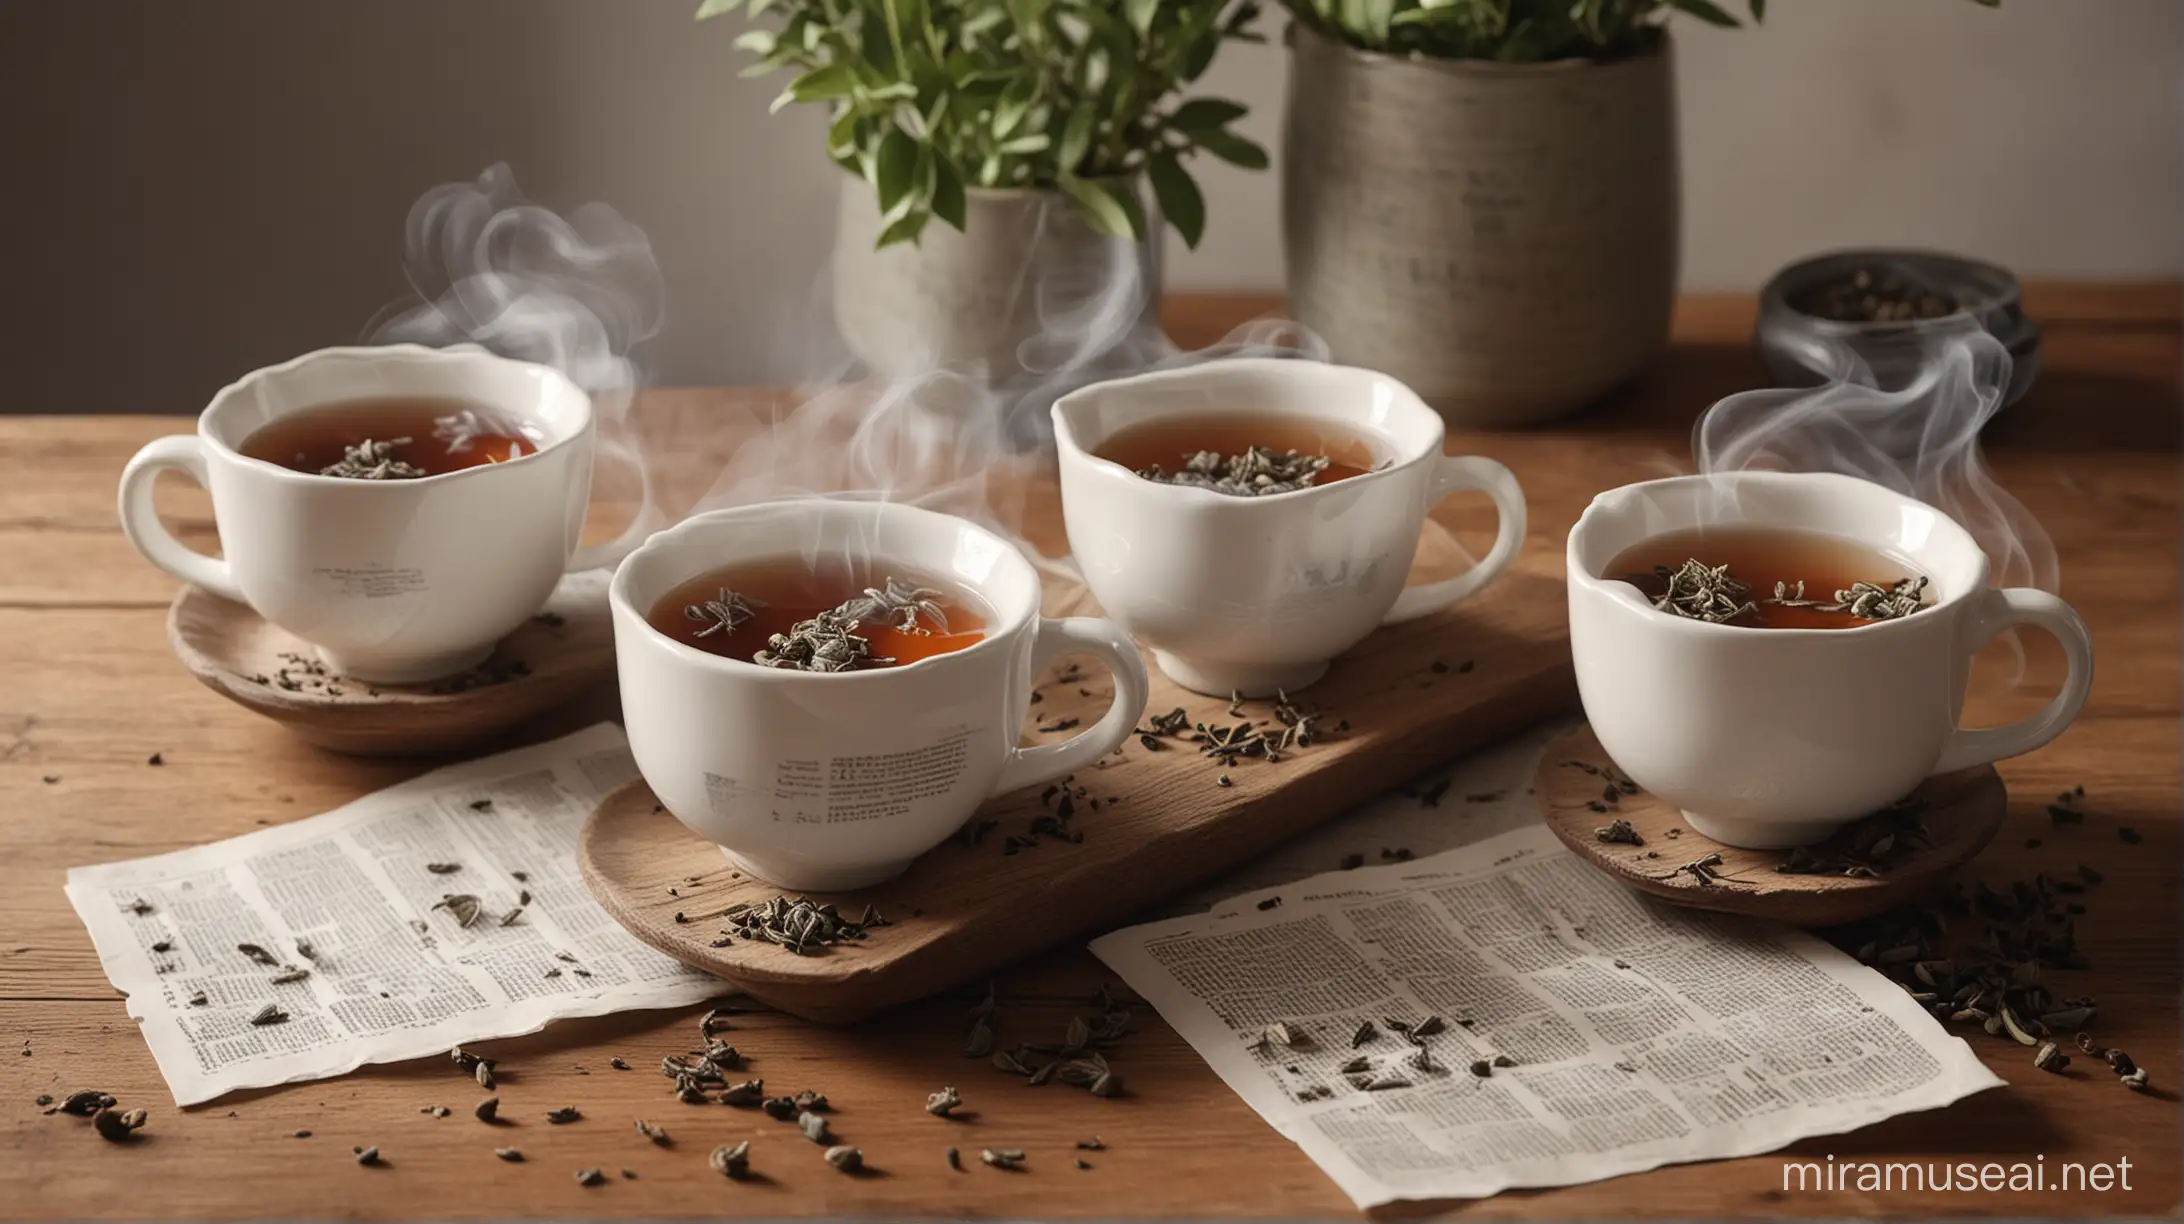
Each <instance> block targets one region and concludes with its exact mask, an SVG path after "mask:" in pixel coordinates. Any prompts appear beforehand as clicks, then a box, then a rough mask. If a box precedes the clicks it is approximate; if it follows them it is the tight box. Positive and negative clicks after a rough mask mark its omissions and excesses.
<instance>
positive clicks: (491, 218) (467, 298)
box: [366, 164, 666, 551]
mask: <svg viewBox="0 0 2184 1224" xmlns="http://www.w3.org/2000/svg"><path fill="white" fill-rule="evenodd" d="M402 268H403V273H404V276H405V278H406V279H407V280H408V281H409V284H410V288H411V289H412V290H413V291H414V292H415V295H416V296H415V298H414V299H413V300H409V301H405V302H400V303H396V304H394V305H393V306H390V307H388V308H387V309H386V310H385V311H382V312H381V315H380V317H379V318H378V319H377V320H375V321H374V323H373V324H372V325H371V326H370V327H369V328H367V330H366V336H367V338H368V340H369V341H370V342H371V343H374V344H402V343H413V344H424V345H429V346H432V347H436V348H445V347H448V346H450V345H459V344H474V345H477V346H479V347H482V348H484V349H486V350H488V351H490V352H493V353H497V354H499V355H501V356H504V357H511V358H515V359H517V360H521V361H530V362H535V363H537V364H540V365H546V366H551V367H553V368H554V369H556V370H559V371H560V372H561V373H563V374H565V375H567V376H568V377H569V379H570V381H572V382H574V383H575V384H576V385H577V386H579V387H581V388H583V389H584V390H585V391H586V392H587V393H589V394H590V396H591V399H592V411H593V416H594V418H595V419H596V420H597V422H598V430H599V438H598V454H599V455H600V456H602V457H604V458H606V459H607V460H608V461H609V463H610V464H613V463H616V462H619V463H620V464H622V465H626V466H628V467H629V468H631V469H633V470H635V471H636V472H638V473H639V474H640V475H641V476H642V477H643V479H644V498H643V503H642V506H641V508H640V510H639V512H638V514H637V518H636V521H634V522H633V523H631V525H630V527H629V529H628V530H627V531H625V532H624V534H623V537H622V538H623V541H624V542H626V543H627V544H628V545H629V546H631V547H634V546H635V544H636V543H637V542H639V541H641V540H642V539H643V538H644V537H645V536H646V535H649V534H650V533H651V532H652V531H655V530H657V529H658V528H660V527H662V526H664V525H665V524H666V516H665V515H664V513H663V512H662V511H661V509H660V507H659V506H658V504H657V502H656V500H655V499H654V497H653V495H652V483H653V482H652V480H651V473H650V472H649V471H648V470H647V468H646V465H645V462H644V457H643V455H642V454H641V452H640V450H639V448H638V446H637V443H636V439H635V438H634V436H633V434H632V432H631V429H630V426H629V421H628V417H629V408H630V404H631V402H632V400H633V399H634V397H635V395H636V392H637V389H638V387H639V385H640V382H641V378H640V372H639V369H638V367H637V365H636V363H635V361H634V360H632V358H631V356H630V353H631V350H632V349H634V348H635V347H636V346H637V345H638V344H640V343H642V342H643V341H645V340H646V339H648V338H650V337H651V336H653V335H655V334H657V333H658V332H659V330H660V326H661V323H662V320H663V317H664V315H665V301H666V289H665V285H664V282H663V280H662V278H661V276H660V268H659V264H658V263H657V262H656V261H655V260H654V258H653V254H652V243H651V242H650V241H649V240H648V239H647V238H646V237H645V234H644V231H643V230H640V229H638V228H637V227H636V226H635V225H632V224H630V223H629V222H628V221H627V220H625V219H623V217H622V216H621V215H620V214H619V213H617V212H615V211H614V209H612V208H610V207H608V206H607V205H605V204H597V203H594V204H586V205H584V206H582V207H581V208H578V209H576V210H575V211H573V212H571V213H569V214H568V215H567V216H566V217H564V216H561V215H560V214H557V213H555V212H553V211H552V210H550V209H547V208H544V207H541V206H539V205H537V204H534V203H532V202H530V201H529V200H527V199H525V198H524V196H523V194H522V192H521V191H520V190H519V189H518V188H517V186H516V179H515V175H514V174H513V173H512V172H511V171H510V170H509V168H508V167H507V165H506V164H496V165H494V166H492V167H490V168H488V169H487V170H486V171H485V172H484V173H483V174H481V175H479V176H478V178H477V181H475V182H470V183H443V184H441V185H440V186H437V187H434V188H432V189H431V190H429V191H427V192H425V193H424V195H422V196H420V197H419V198H418V200H417V202H416V203H415V204H414V205H412V206H411V207H410V212H409V220H408V222H407V225H406V227H405V238H404V243H403V255H402ZM623 551H626V549H624V550H623Z"/></svg>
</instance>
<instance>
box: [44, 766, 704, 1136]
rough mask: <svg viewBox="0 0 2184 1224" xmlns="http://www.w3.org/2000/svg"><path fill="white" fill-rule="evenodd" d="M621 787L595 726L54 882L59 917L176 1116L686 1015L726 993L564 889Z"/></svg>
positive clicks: (577, 891) (577, 882)
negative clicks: (59, 894)
mask: <svg viewBox="0 0 2184 1224" xmlns="http://www.w3.org/2000/svg"><path fill="white" fill-rule="evenodd" d="M636 772H637V770H636V764H635V762H634V761H632V760H631V758H630V754H629V745H628V741H627V740H626V739H624V738H623V734H622V729H621V728H620V727H618V726H615V725H614V724H612V723H601V724H599V725H597V726H594V727H591V728H589V729H587V730H584V731H579V732H577V733H575V734H573V735H570V736H567V737H565V738H562V739H558V740H554V741H552V742H549V743H545V744H539V745H537V746H535V747H530V748H523V749H518V750H516V751H513V752H506V753H502V754H500V755H497V756H491V757H486V758H483V759H481V760H476V761H470V762H467V763H464V764H460V765H452V766H448V767H447V768H444V769H438V770H434V771H433V772H431V773H427V774H425V775H423V776H421V777H418V778H415V779H412V780H410V781H408V782H404V783H402V784H400V785H397V786H393V787H389V788H387V789H386V790H382V791H379V792H377V793H375V794H372V795H368V796H366V797H364V798H362V799H359V800H357V801H356V802H354V803H351V804H348V805H346V806H344V807H339V808H336V809H334V810H333V811H331V812H325V813H322V814H320V815H318V816H314V817H310V818H308V819H305V820H300V821H296V822H294V823H292V824H287V825H281V826H278V827H275V828H268V829H264V830H261V831H259V832H255V833H250V834H246V835H245V836H242V837H237V838H233V839H230V840H228V841H223V842H216V843H213V844H211V845H206V846H197V847H193V848H191V849H188V850H180V851H176V852H174V853H172V854H162V855H158V856H156V857H153V858H144V859H136V860H133V861H130V862H123V863H107V864H104V865H102V866H96V867H78V868H74V869H72V870H71V871H70V872H69V873H68V898H69V901H70V902H71V903H72V904H74V906H75V907H76V913H77V915H78V916H80V917H81V918H82V919H83V923H84V925H85V926H86V927H88V928H89V929H90V932H91V940H92V943H93V944H94V945H96V947H97V949H98V953H99V961H100V963H101V964H102V965H103V966H104V967H105V970H106V976H107V978H108V979H109V980H110V981H112V982H113V984H114V986H115V987H116V988H117V989H119V990H120V991H122V992H123V993H124V994H126V995H127V996H128V997H129V1014H130V1017H131V1018H132V1019H135V1020H136V1021H138V1022H139V1024H140V1025H141V1026H142V1028H143V1031H144V1037H145V1040H146V1041H147V1042H149V1043H150V1045H151V1048H152V1056H153V1057H154V1059H156V1060H157V1061H158V1063H159V1070H160V1073H161V1074H162V1075H164V1076H165V1077H166V1080H167V1086H168V1087H169V1088H170V1089H171V1090H172V1091H173V1092H174V1099H175V1103H176V1104H177V1105H195V1104H199V1103H201V1102H204V1101H209V1100H212V1099H213V1098H215V1097H218V1096H220V1095H222V1094H224V1093H228V1092H233V1091H235V1090H236V1089H238V1088H259V1087H265V1086H267V1085H272V1084H284V1083H291V1082H294V1081H297V1080H311V1079H320V1078H323V1077H326V1076H330V1075H339V1074H342V1073H343V1072H346V1071H352V1070H354V1069H356V1068H357V1067H359V1066H362V1065H363V1064H365V1063H370V1062H394V1061H398V1060H401V1059H405V1058H416V1057H419V1056H421V1055H425V1054H433V1053H438V1052H441V1051H444V1050H446V1049H447V1048H448V1047H449V1046H452V1045H456V1044H460V1043H462V1042H466V1041H482V1040H485V1039H487V1038H492V1037H509V1036H515V1035H517V1034H521V1033H531V1032H536V1031H538V1030H539V1029H540V1028H542V1027H544V1026H545V1025H546V1023H547V1022H548V1021H551V1020H559V1019H562V1018H565V1017H570V1016H596V1015H602V1014H605V1013H608V1012H617V1011H627V1010H631V1009H636V1008H651V1007H680V1006H685V1005H688V1004H691V1003H696V1002H700V1001H702V1000H704V999H707V998H711V997H713V996H715V995H718V994H722V993H725V992H727V991H728V988H727V987H726V986H725V985H724V984H723V983H721V982H719V981H717V980H715V979H713V978H711V977H709V976H707V975H705V974H702V973H699V972H697V971H695V970H692V969H688V968H685V967H684V966H683V965H681V964H679V963H677V962H676V961H674V960H672V959H670V958H669V957H667V956H665V955H663V954H661V953H659V952H656V951H654V950H652V949H651V948H649V947H647V946H645V945H644V944H642V943H639V942H638V941H637V940H636V939H635V938H634V937H632V936H630V935H629V934H627V933H625V932H624V931H623V930H622V928H621V927H619V926H617V925H615V923H614V920H613V919H612V918H610V917H609V916H608V915H607V913H606V911H605V910H603V909H601V908H600V906H599V904H598V902H596V901H594V900H592V898H591V894H590V893H589V892H587V891H586V890H585V888H584V883H583V881H582V880H581V879H580V878H579V876H578V871H577V865H576V856H575V848H576V837H577V832H578V830H579V829H581V828H582V827H583V824H584V820H585V818H586V816H587V815H589V814H590V812H591V811H592V809H593V808H594V807H595V806H596V805H597V803H598V801H599V800H600V799H601V798H602V797H604V796H605V795H606V794H607V792H609V791H611V790H613V789H614V788H615V787H616V786H619V785H620V784H621V783H623V782H625V781H627V780H629V779H630V778H633V777H635V776H636ZM449 896H457V897H463V896H467V897H475V898H476V899H477V906H478V911H479V912H478V913H477V914H475V915H467V914H466V911H467V908H468V907H467V906H465V905H463V904H461V903H459V902H458V903H452V904H450V903H446V902H445V901H444V899H445V898H447V897H449ZM519 910H520V912H517V911H519ZM511 913H514V917H513V918H510V917H509V915H510V914H511ZM465 916H469V917H470V921H469V923H468V924H467V925H466V924H465V922H464V920H463V919H464V917H465ZM250 948H255V949H258V951H257V952H252V951H249V950H248V949H250ZM269 1006H270V1007H272V1008H275V1009H277V1011H278V1013H279V1014H281V1015H283V1016H285V1019H280V1020H271V1021H269V1020H268V1018H267V1017H266V1016H265V1015H262V1013H265V1009H266V1008H268V1007H269ZM254 1020H256V1022H255V1023H254Z"/></svg>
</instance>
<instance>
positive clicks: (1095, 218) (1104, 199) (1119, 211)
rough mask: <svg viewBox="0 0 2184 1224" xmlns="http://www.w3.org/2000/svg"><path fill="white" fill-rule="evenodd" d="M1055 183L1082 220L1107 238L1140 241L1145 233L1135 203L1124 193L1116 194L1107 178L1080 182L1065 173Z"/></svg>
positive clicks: (1140, 211)
mask: <svg viewBox="0 0 2184 1224" xmlns="http://www.w3.org/2000/svg"><path fill="white" fill-rule="evenodd" d="M1058 181H1059V184H1060V186H1061V189H1062V190H1063V191H1065V192H1067V193H1068V194H1069V198H1070V199H1072V200H1075V201H1076V202H1077V207H1078V208H1079V209H1081V210H1083V212H1084V217H1085V220H1086V221H1088V222H1090V223H1091V225H1092V228H1093V229H1095V230H1097V231H1099V232H1100V233H1102V234H1106V235H1107V236H1109V237H1111V238H1140V237H1143V236H1144V233H1145V216H1144V213H1143V211H1142V210H1141V209H1140V208H1139V207H1138V202H1137V200H1136V199H1135V198H1134V197H1132V196H1131V195H1130V193H1128V192H1124V191H1117V190H1116V189H1115V186H1114V182H1113V180H1111V179H1082V178H1078V177H1077V176H1076V175H1074V174H1065V175H1063V176H1062V177H1061V178H1060V180H1058Z"/></svg>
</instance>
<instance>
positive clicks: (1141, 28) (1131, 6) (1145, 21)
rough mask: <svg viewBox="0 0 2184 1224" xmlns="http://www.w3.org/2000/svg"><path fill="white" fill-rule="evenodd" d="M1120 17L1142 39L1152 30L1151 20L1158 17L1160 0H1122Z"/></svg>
mask: <svg viewBox="0 0 2184 1224" xmlns="http://www.w3.org/2000/svg"><path fill="white" fill-rule="evenodd" d="M1122 16H1123V20H1125V21H1127V22H1129V23H1130V28H1131V29H1133V30H1136V31H1137V33H1138V37H1140V38H1143V37H1145V35H1146V33H1147V32H1149V31H1150V30H1151V29H1152V28H1153V18H1155V17H1158V16H1160V0H1123V5H1122Z"/></svg>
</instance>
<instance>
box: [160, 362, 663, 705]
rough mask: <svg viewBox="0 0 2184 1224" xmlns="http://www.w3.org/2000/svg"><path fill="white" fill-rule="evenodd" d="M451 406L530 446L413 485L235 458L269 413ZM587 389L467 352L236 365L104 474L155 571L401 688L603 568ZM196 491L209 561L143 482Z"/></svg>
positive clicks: (471, 656) (605, 556)
mask: <svg viewBox="0 0 2184 1224" xmlns="http://www.w3.org/2000/svg"><path fill="white" fill-rule="evenodd" d="M401 396H417V397H422V398H431V399H448V400H460V401H463V402H465V403H469V404H475V405H480V406H483V407H486V408H490V409H494V410H497V411H500V412H503V413H507V414H509V415H511V416H516V417H520V418H522V419H523V420H524V421H525V422H527V423H528V424H529V425H530V426H531V427H533V428H534V429H536V430H537V431H538V432H539V433H540V435H541V436H540V438H539V439H538V441H539V447H538V449H537V450H536V451H535V452H534V453H532V454H528V455H524V456H522V457H521V458H518V459H514V460H510V461H508V462H505V463H494V464H489V465H485V466H479V467H471V468H465V469H462V470H460V471H454V472H448V473H444V474H441V475H437V476H427V477H422V478H419V479H413V480H387V481H375V480H345V479H340V478H337V477H332V476H320V475H316V474H312V473H307V472H298V471H292V470H290V469H288V468H284V467H281V466H280V465H278V464H274V463H268V462H266V461H265V460H262V459H254V458H251V457H249V456H247V455H245V454H243V453H242V445H243V441H244V439H245V438H247V437H248V436H249V435H250V434H251V433H253V432H255V431H256V430H257V429H258V428H259V427H261V426H263V425H265V424H267V423H268V422H270V421H273V420H275V419H277V418H280V417H284V416H287V415H289V414H292V413H296V412H302V411H305V410H308V409H313V408H322V407H327V406H330V405H334V404H339V403H343V402H346V401H353V400H367V399H381V398H388V397H401ZM593 447H594V426H593V420H592V405H591V399H590V397H589V396H587V395H586V394H585V393H584V392H583V391H582V390H581V389H580V388H578V387H577V386H576V384H575V383H572V382H570V381H569V380H568V379H567V378H565V377H563V376H562V375H561V374H560V373H558V372H557V371H555V370H552V369H549V368H547V367H545V366H541V365H533V364H531V363H529V362H522V361H513V360H510V359H508V358H505V357H497V356H494V355H493V354H491V353H488V352H485V351H484V350H482V349H478V348H475V347H471V346H465V347H461V348H453V349H431V348H424V347H420V346H418V345H390V346H386V347H367V348H333V349H322V350H320V351H318V352H315V353H308V354H305V355H304V356H302V357H298V358H296V359H295V360H293V361H289V362H285V363H283V364H281V365H277V366H272V367H270V368H267V369H263V370H258V371H256V372H254V373H251V374H248V375H245V376H244V377H243V378H242V379H240V380H239V381H237V382H235V383H233V384H231V385H229V386H228V387H226V388H224V389H223V390H221V392H220V393H219V394H218V395H215V396H214V397H213V399H212V403H211V404H210V405H209V406H207V407H206V409H205V410H204V412H203V413H202V414H200V415H199V417H198V418H197V432H196V433H195V434H194V435H176V436H173V437H166V438H160V439H158V440H157V441H154V442H152V443H150V444H149V445H147V446H145V447H144V449H142V450H140V451H138V452H137V453H136V456H135V457H134V458H132V459H130V460H129V466H128V467H127V468H126V469H125V470H124V471H123V472H122V476H121V494H120V503H121V506H120V508H121V525H122V528H123V530H124V531H125V532H126V533H127V534H128V536H129V541H130V542H131V543H132V544H135V545H136V547H137V551H138V552H141V553H143V554H144V556H145V558H146V559H147V560H149V561H151V562H152V564H154V565H157V566H158V567H159V568H161V569H163V570H165V571H167V572H168V573H169V574H172V575H174V576H175V577H176V578H179V579H181V580H183V581H184V582H190V583H194V584H196V585H197V586H200V587H202V588H204V589H205V590H208V591H211V592H212V593H213V594H215V595H219V596H222V597H223V598H226V599H231V600H234V601H235V602H237V603H243V604H248V605H249V606H250V607H251V608H253V609H254V610H256V611H257V613H258V614H259V615H260V616H263V617H264V618H265V619H266V620H267V621H269V622H271V623H273V624H275V625H277V626H279V627H280V628H282V629H285V630H287V631H288V632H290V633H292V634H295V635H296V636H297V637H299V638H302V639H303V640H304V641H306V642H309V643H311V644H312V646H313V647H315V648H316V649H317V652H318V655H319V657H320V658H321V659H322V660H324V661H325V663H326V665H327V666H328V667H330V668H332V669H334V670H335V671H336V672H338V673H340V674H342V675H345V676H352V677H355V678H356V679H359V680H369V681H378V682H381V683H389V684H400V683H408V682H414V681H420V680H429V679H433V678H436V677H439V676H445V675H450V674H452V673H455V672H459V671H462V670H464V669H465V668H468V667H472V666H474V665H476V664H477V663H479V662H481V661H483V660H484V659H485V658H486V656H487V655H489V654H491V653H492V650H493V646H494V644H495V643H497V642H498V641H499V640H500V639H501V638H503V637H505V636H507V635H508V634H509V633H510V632H511V631H513V630H514V629H515V628H516V627H517V626H518V625H521V624H522V623H523V622H524V620H525V619H526V618H528V617H530V616H533V615H535V614H536V613H537V612H538V610H539V608H540V607H541V606H542V605H543V604H544V603H545V602H546V598H547V596H548V595H550V594H552V593H553V590H554V585H555V583H557V582H559V581H560V580H561V577H562V575H563V574H564V573H565V572H574V571H578V570H585V569H591V568H595V567H598V566H602V565H608V564H612V563H613V562H614V561H615V560H616V559H617V558H618V557H619V556H620V555H621V554H622V553H623V552H625V551H627V547H628V544H629V543H631V542H633V541H632V540H631V539H630V537H628V536H625V537H624V538H623V539H621V540H616V541H614V542H612V543H609V544H605V545H600V546H597V547H594V548H584V549H579V548H578V547H577V543H578V539H579V537H580V536H581V534H582V532H583V528H584V514H585V509H586V506H587V504H588V503H589V500H590V496H591V477H592V455H593ZM165 468H174V469H178V470H180V471H183V472H186V473H188V474H189V475H190V476H191V477H192V478H193V479H195V480H196V481H197V483H199V484H201V485H203V486H205V487H206V488H207V489H208V490H210V491H211V493H212V510H213V517H214V519H215V521H216V522H217V524H218V526H219V529H220V547H221V551H222V553H223V554H224V555H223V556H222V557H208V556H206V555H204V554H203V553H199V552H195V551H193V550H191V549H189V548H187V547H185V546H184V545H183V544H182V543H181V542H180V541H178V540H176V539H175V538H174V536H173V535H171V534H170V533H169V532H168V531H167V529H166V527H165V526H164V525H162V524H161V523H160V521H159V516H158V513H157V511H156V510H155V509H154V508H153V502H152V482H153V478H154V477H155V476H156V475H157V474H158V473H159V472H160V471H161V470H162V469H165Z"/></svg>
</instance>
